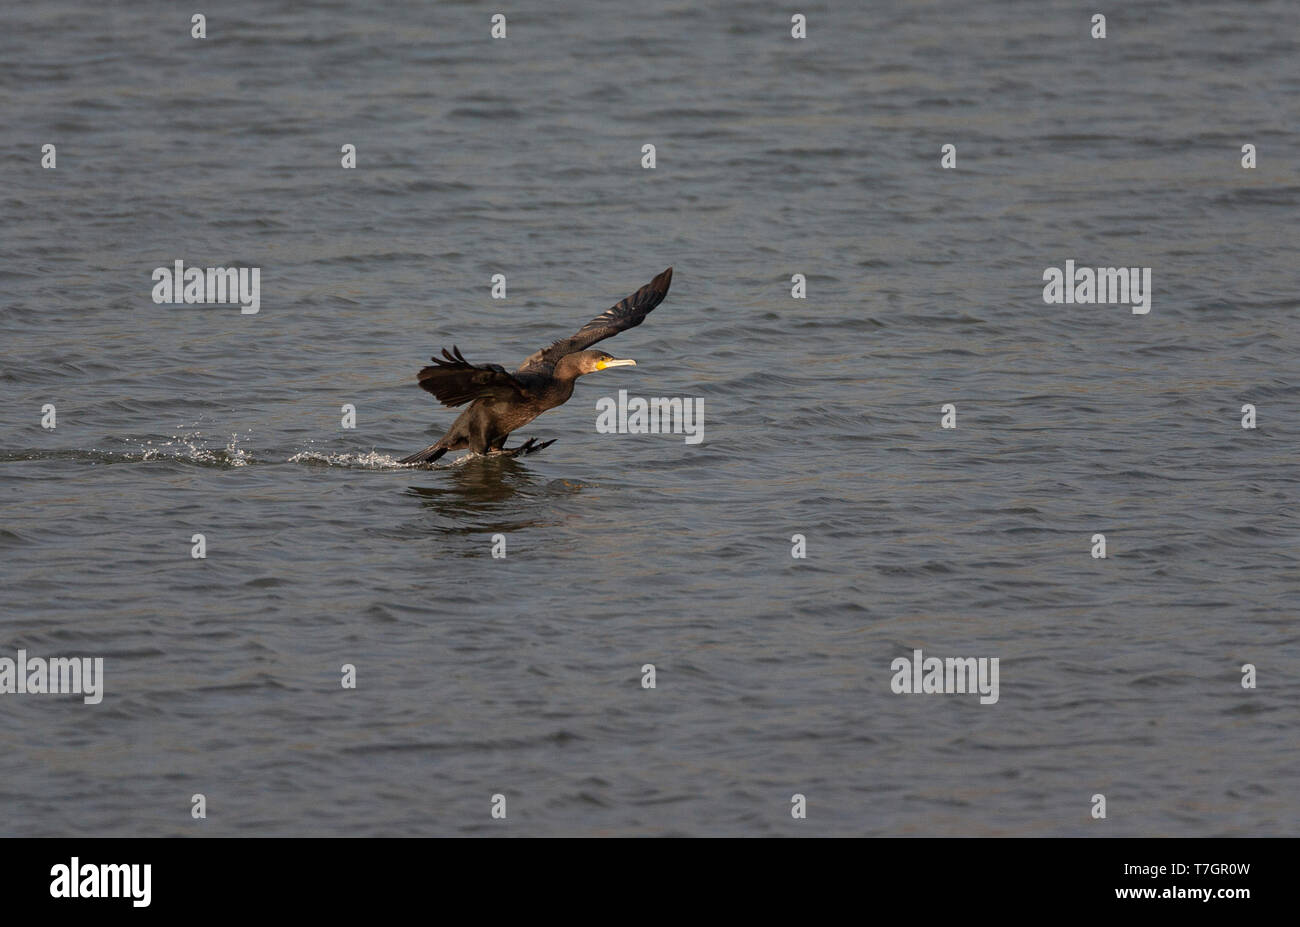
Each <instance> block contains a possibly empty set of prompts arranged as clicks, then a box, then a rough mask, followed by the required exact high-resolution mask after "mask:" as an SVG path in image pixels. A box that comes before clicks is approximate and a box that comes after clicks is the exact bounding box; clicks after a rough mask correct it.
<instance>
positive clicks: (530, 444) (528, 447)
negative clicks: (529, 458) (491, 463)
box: [497, 438, 555, 457]
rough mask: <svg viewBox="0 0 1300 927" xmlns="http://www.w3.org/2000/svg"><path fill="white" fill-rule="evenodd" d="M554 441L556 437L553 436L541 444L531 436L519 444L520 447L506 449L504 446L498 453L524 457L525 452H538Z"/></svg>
mask: <svg viewBox="0 0 1300 927" xmlns="http://www.w3.org/2000/svg"><path fill="white" fill-rule="evenodd" d="M554 443H555V439H554V438H552V439H551V440H549V441H543V442H542V443H540V444H538V443H537V439H536V438H529V439H528V440H527V441H525V442H524V443H523V444H521V445H519V446H518V447H514V448H511V449H510V450H505V449H504V448H503V449H502V450H500V451H498V452H497V453H499V454H504V455H505V456H507V457H523V456H524V455H525V454H536V453H537V452H538V451H540V450H541V449H542V448H544V447H550V446H551V445H552V444H554Z"/></svg>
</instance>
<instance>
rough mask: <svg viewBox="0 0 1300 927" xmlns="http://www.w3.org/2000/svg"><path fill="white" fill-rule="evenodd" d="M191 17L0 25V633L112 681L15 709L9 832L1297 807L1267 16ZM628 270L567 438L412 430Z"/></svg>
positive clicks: (557, 421)
mask: <svg viewBox="0 0 1300 927" xmlns="http://www.w3.org/2000/svg"><path fill="white" fill-rule="evenodd" d="M191 7H192V5H191V6H184V7H183V6H181V5H171V4H151V3H138V4H121V5H106V6H101V5H94V4H68V3H57V2H56V3H42V4H27V5H8V6H6V8H5V10H4V12H3V14H0V154H2V156H3V162H2V163H3V171H2V173H3V187H2V189H0V241H2V242H3V245H2V246H0V253H2V254H3V262H2V265H0V344H2V345H3V348H2V351H0V358H2V361H3V363H2V367H0V435H2V438H0V500H3V501H2V507H0V558H2V559H0V577H2V580H3V582H2V584H0V596H2V598H0V607H2V612H0V621H2V624H0V656H8V657H11V658H12V657H14V656H16V652H17V650H18V649H19V648H24V649H26V650H27V651H29V653H31V654H32V655H34V656H74V655H81V656H100V657H103V658H104V660H105V677H106V679H105V685H106V694H105V697H104V700H103V702H102V704H99V705H97V706H88V705H84V704H83V703H82V701H81V700H80V699H79V698H77V697H74V696H49V695H45V696H41V695H17V694H10V695H5V696H3V697H0V833H4V834H8V835H50V834H80V833H90V834H102V835H185V834H194V835H217V834H227V835H229V834H235V835H265V834H308V835H375V834H412V835H422V834H476V835H504V834H511V835H553V834H579V835H601V834H616V835H642V834H647V835H660V834H690V835H813V834H823V835H824V834H840V835H851V834H863V835H958V834H960V835H973V834H991V835H1211V834H1213V835H1255V834H1295V832H1296V821H1297V816H1298V812H1300V786H1298V785H1297V783H1298V782H1300V751H1298V750H1297V746H1296V742H1297V736H1296V730H1297V722H1298V721H1300V716H1298V715H1300V712H1298V711H1297V695H1298V694H1300V693H1298V690H1297V671H1298V670H1300V634H1297V630H1296V616H1297V608H1300V572H1298V571H1297V548H1296V523H1295V515H1296V492H1297V487H1300V481H1298V474H1297V467H1296V449H1297V430H1298V428H1297V422H1298V421H1300V392H1298V391H1297V387H1296V378H1297V360H1298V359H1300V325H1297V322H1296V311H1297V308H1300V300H1298V298H1297V295H1296V290H1297V272H1296V248H1295V242H1296V241H1297V239H1300V222H1298V220H1297V216H1298V212H1297V207H1298V206H1300V180H1297V176H1296V166H1297V165H1296V151H1297V149H1298V148H1300V138H1298V137H1297V134H1296V129H1297V126H1298V125H1300V105H1298V104H1297V91H1298V90H1300V78H1298V76H1297V70H1296V67H1295V62H1296V61H1297V60H1298V54H1297V53H1298V51H1300V49H1298V48H1297V35H1298V32H1297V26H1300V10H1298V8H1297V6H1296V5H1295V4H1294V3H1289V2H1264V3H1232V4H1227V5H1223V4H1211V3H1196V2H1191V3H1189V2H1182V0H1179V2H1173V0H1170V2H1157V3H1131V4H1124V5H1123V6H1122V7H1120V6H1114V5H1112V8H1110V9H1105V10H1101V12H1105V13H1107V14H1108V32H1109V35H1108V37H1107V38H1106V39H1105V40H1094V39H1092V38H1091V37H1090V36H1089V29H1090V24H1089V20H1090V17H1091V15H1092V13H1093V12H1096V11H1094V10H1092V9H1091V8H1084V7H1080V6H1078V5H1076V4H1070V3H1065V2H1049V3H1038V2H1033V3H1030V2H1023V3H1021V2H1017V3H987V2H986V3H957V2H944V3H938V2H935V3H902V2H894V3H871V4H858V3H853V4H822V3H817V4H808V5H803V4H787V5H785V6H781V5H780V4H765V3H741V2H721V3H716V4H704V5H698V4H691V3H685V2H674V3H662V4H660V3H646V4H632V3H601V2H595V0H562V2H551V3H546V4H541V3H512V4H510V5H508V6H505V7H500V10H499V11H501V12H504V13H505V14H506V15H507V17H508V29H509V37H508V38H507V39H505V40H500V41H493V40H492V39H490V38H489V34H488V30H489V22H488V20H489V16H490V14H491V13H493V12H497V11H498V7H497V6H493V5H483V4H476V3H450V4H436V5H431V4H414V3H412V4H366V3H361V2H334V3H317V4H310V5H300V4H290V3H221V4H205V5H201V9H202V11H203V12H204V13H205V14H206V15H207V17H208V26H207V28H208V38H207V39H206V40H202V41H198V40H194V39H192V38H190V36H189V31H190V22H189V17H190V15H191V13H193V12H195V10H194V9H192V8H191ZM796 11H798V12H803V13H805V14H806V15H807V16H808V20H809V27H808V28H809V37H808V38H807V39H806V40H803V41H796V40H793V39H791V38H790V37H789V29H790V15H791V13H792V12H796ZM47 142H51V143H54V144H56V145H57V151H58V167H57V169H56V170H53V171H49V170H42V169H41V168H40V166H39V155H40V146H41V145H42V144H45V143H47ZM345 143H351V144H355V145H356V146H357V151H358V155H357V157H358V165H359V166H358V169H356V170H355V171H348V170H343V169H341V167H340V163H339V158H340V153H339V149H340V146H341V145H343V144H345ZM646 143H653V144H655V145H656V146H657V156H658V165H657V168H656V169H655V170H653V171H649V170H643V169H642V168H641V166H640V158H641V146H642V145H643V144H646ZM947 143H951V144H954V145H956V147H957V152H958V167H957V169H956V170H951V171H948V170H941V169H940V167H939V157H940V147H941V146H942V145H943V144H947ZM1245 143H1252V144H1255V145H1256V146H1257V148H1258V151H1259V167H1258V168H1257V169H1256V170H1243V169H1242V167H1241V165H1240V158H1241V153H1240V149H1241V146H1242V145H1243V144H1245ZM176 259H182V260H184V261H185V262H186V263H187V265H197V266H203V267H206V266H219V265H222V266H224V265H229V264H231V263H232V262H240V263H243V264H245V265H248V266H257V267H260V268H261V269H262V270H261V273H262V277H261V282H262V302H261V311H260V313H259V314H257V315H241V314H240V313H239V311H238V309H237V308H235V307H229V306H220V307H195V306H166V305H162V306H160V305H155V304H154V303H153V302H152V301H151V298H150V293H151V287H152V281H151V279H150V274H151V272H152V270H153V269H154V268H155V267H159V266H168V267H170V266H171V264H172V262H173V261H174V260H176ZM1067 259H1074V260H1076V261H1077V262H1078V263H1079V264H1080V265H1081V266H1097V265H1113V266H1146V267H1151V268H1152V270H1153V279H1154V287H1155V293H1154V298H1153V302H1152V309H1151V312H1150V314H1149V315H1146V316H1138V315H1133V314H1132V313H1131V312H1130V310H1129V308H1128V307H1127V306H1114V305H1112V306H1106V305H1098V306H1088V305H1071V306H1048V305H1045V304H1044V303H1043V300H1042V295H1041V294H1042V285H1043V284H1042V273H1043V270H1044V269H1045V268H1047V267H1050V266H1056V267H1059V266H1062V265H1063V263H1064V262H1065V260H1067ZM668 265H673V266H674V267H675V277H674V280H673V285H672V290H671V293H670V294H669V296H668V299H667V300H666V301H665V302H664V304H663V305H662V306H660V308H658V309H657V310H656V311H655V312H654V314H653V315H651V316H650V317H649V319H648V320H647V321H646V323H645V324H644V325H643V326H641V327H640V328H637V329H635V330H633V331H630V332H627V333H624V334H622V335H620V336H619V337H618V338H616V339H615V340H613V341H609V342H606V343H604V344H602V345H601V347H605V348H608V349H610V350H611V351H612V353H614V354H616V355H618V356H630V357H634V358H636V359H637V361H638V366H637V367H636V368H634V369H621V370H615V371H610V372H607V373H602V374H597V375H595V376H593V377H589V378H586V379H584V380H583V381H580V383H579V385H578V388H577V391H576V393H575V395H574V398H573V399H572V400H571V401H570V402H569V403H568V404H567V405H565V406H564V407H562V408H560V409H559V410H556V411H553V412H550V413H548V414H546V415H545V416H543V417H542V418H540V419H538V420H537V421H536V422H534V423H533V424H532V425H531V426H529V427H527V428H525V429H523V430H522V431H521V432H519V433H517V434H516V436H515V437H514V438H513V439H512V440H511V442H510V443H511V444H514V443H517V442H518V441H519V440H521V439H523V438H526V437H529V436H537V437H538V438H542V439H546V438H556V439H557V442H556V444H555V445H554V446H552V447H550V448H548V449H547V450H546V451H544V452H542V453H541V454H538V455H536V456H532V457H528V458H526V459H523V460H519V461H482V460H479V461H471V462H469V463H461V464H457V463H453V461H452V458H446V459H445V460H444V461H443V462H442V463H444V464H446V465H445V466H440V467H439V468H438V469H434V470H428V471H424V470H411V469H408V468H402V467H398V466H395V465H394V461H395V459H396V458H398V457H401V456H403V455H404V454H406V453H409V452H411V451H414V450H417V449H419V448H420V447H423V446H424V445H426V444H428V443H430V442H431V441H432V440H434V439H435V438H436V437H437V436H438V435H439V434H441V432H442V430H443V429H444V428H445V427H446V426H447V425H448V424H449V423H450V422H451V420H452V419H453V417H454V415H455V413H454V412H451V411H448V410H444V409H440V408H438V407H437V406H436V404H435V403H434V402H433V401H432V399H431V397H429V396H427V395H426V394H424V393H422V392H421V391H420V390H418V389H417V388H416V387H415V386H414V385H413V384H414V373H415V371H416V370H417V369H418V368H419V367H420V366H421V365H422V364H424V363H427V358H428V357H429V356H430V355H431V354H432V353H434V352H435V351H436V350H437V349H440V348H442V347H444V346H450V345H451V344H453V343H454V344H458V345H459V346H460V348H461V349H462V351H463V352H464V353H465V354H466V355H467V356H468V357H469V358H470V360H472V361H477V362H486V361H491V362H497V363H502V364H506V365H510V366H513V365H515V364H517V363H519V362H520V361H521V360H522V359H523V357H524V356H526V355H527V354H528V353H530V352H531V351H533V350H535V349H536V348H538V347H539V346H542V345H544V344H546V343H548V342H549V341H550V340H552V339H554V338H557V337H560V336H563V335H567V334H569V333H571V332H572V331H573V330H575V329H576V328H577V327H578V326H579V325H580V324H581V323H583V322H585V321H586V320H587V319H589V318H591V317H592V316H594V315H595V314H597V313H599V312H601V311H603V310H604V309H605V308H607V307H608V306H609V305H611V304H612V303H614V302H615V301H617V300H618V299H620V298H622V297H623V296H624V295H626V294H627V293H629V292H631V291H632V290H633V289H635V288H636V287H638V286H640V285H641V284H643V283H645V282H646V281H648V280H649V279H650V277H651V276H652V275H653V274H655V273H657V272H658V271H659V270H661V269H663V268H664V267H666V266H668ZM494 273H504V274H506V275H507V278H508V287H509V290H508V294H509V298H508V299H507V300H505V301H499V300H492V299H490V298H489V278H490V277H491V275H492V274H494ZM795 273H803V274H806V275H807V279H808V298H807V299H806V300H794V299H792V298H791V295H790V286H791V284H790V277H791V275H792V274H795ZM619 389H627V390H628V391H629V393H630V394H631V395H639V396H683V397H698V398H701V399H702V400H703V402H704V409H705V419H704V422H705V441H704V443H703V444H701V445H697V446H688V445H686V444H685V443H684V442H683V440H682V438H681V437H680V436H672V435H648V436H632V435H602V434H597V433H596V431H595V427H594V423H595V415H596V412H595V403H596V400H597V399H599V398H600V397H602V396H615V395H617V391H618V390H619ZM949 402H951V403H954V404H955V405H956V406H957V409H958V428H957V429H956V430H943V429H941V428H940V427H939V419H940V407H941V406H942V405H943V404H944V403H949ZM45 403H54V404H55V405H56V407H57V410H58V411H57V414H58V427H57V429H56V430H54V431H52V432H47V431H44V430H42V428H41V427H40V414H41V407H42V405H44V404H45ZM345 403H352V404H354V405H355V406H356V408H357V416H358V427H357V429H356V430H355V431H348V430H343V429H341V428H340V418H341V412H340V408H341V406H342V405H343V404H345ZM1244 403H1253V404H1255V405H1256V406H1257V408H1258V416H1259V427H1258V429H1257V430H1254V431H1246V430H1243V429H1242V428H1241V426H1240V417H1241V411H1240V409H1241V406H1242V405H1243V404H1244ZM196 532H201V533H203V534H205V535H206V537H207V541H208V556H207V559H206V560H195V559H193V558H191V556H190V546H191V544H190V538H191V535H193V534H194V533H196ZM1097 532H1102V533H1104V534H1105V535H1106V537H1107V541H1108V546H1109V555H1110V556H1109V558H1108V559H1106V560H1095V559H1093V558H1092V557H1091V556H1090V554H1089V549H1090V546H1091V541H1090V538H1091V536H1092V535H1093V534H1094V533H1097ZM497 533H502V534H504V535H506V537H507V539H508V556H507V558H506V559H504V560H499V559H493V558H492V557H491V556H490V549H491V544H492V541H491V539H492V536H493V535H494V534H497ZM793 534H804V535H806V537H807V544H808V557H807V559H806V560H802V561H799V560H795V559H793V558H792V557H791V553H790V549H791V536H792V535H793ZM914 648H921V649H923V651H924V652H925V654H927V655H934V656H941V657H946V656H996V657H999V658H1000V660H1001V679H1000V700H999V702H998V703H997V704H996V705H993V706H982V705H980V704H979V703H978V700H977V699H976V698H975V697H973V696H962V695H954V696H937V695H936V696H924V697H923V696H906V695H894V694H892V693H891V691H890V679H891V676H892V672H891V669H890V663H891V661H892V660H893V659H894V658H896V657H899V656H907V655H910V654H911V652H912V650H913V649H914ZM344 663H352V664H355V665H356V667H357V676H358V687H357V689H356V690H355V691H346V690H344V689H342V687H341V686H340V666H341V665H342V664H344ZM646 663H653V664H654V665H655V666H656V667H657V674H658V680H657V681H658V687H657V688H656V689H654V690H644V689H642V688H641V686H640V672H641V671H640V668H641V666H642V665H643V664H646ZM1245 663H1253V664H1255V665H1256V666H1257V667H1258V673H1259V687H1258V688H1257V689H1255V690H1253V691H1249V690H1244V689H1243V688H1242V686H1241V684H1240V679H1241V666H1242V665H1243V664H1245ZM195 793H202V794H204V795H205V796H206V798H207V802H208V818H207V819H206V820H205V821H195V820H192V819H191V816H190V813H189V811H190V799H191V796H192V795H193V794H195ZM494 793H503V794H505V795H506V796H507V799H508V818H507V819H506V820H505V821H494V820H492V819H491V818H490V816H489V810H490V796H491V795H493V794H494ZM794 793H802V794H804V795H806V796H807V798H808V809H809V811H808V819H807V820H804V821H795V820H793V819H792V818H791V814H790V800H791V796H792V795H793V794H794ZM1096 793H1103V794H1105V796H1106V798H1107V801H1108V809H1107V810H1108V817H1107V819H1106V820H1105V821H1094V820H1092V819H1091V817H1090V815H1089V810H1090V808H1091V803H1090V802H1091V798H1092V796H1093V795H1094V794H1096Z"/></svg>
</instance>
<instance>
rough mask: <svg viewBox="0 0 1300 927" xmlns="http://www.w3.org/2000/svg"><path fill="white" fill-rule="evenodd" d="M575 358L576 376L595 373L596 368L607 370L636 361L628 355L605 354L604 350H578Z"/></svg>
mask: <svg viewBox="0 0 1300 927" xmlns="http://www.w3.org/2000/svg"><path fill="white" fill-rule="evenodd" d="M576 358H577V361H578V376H582V375H583V374H586V373H595V372H596V371H597V370H608V369H609V368H610V367H635V366H636V361H634V360H632V358H630V357H625V358H618V357H615V356H614V355H612V354H606V353H605V352H604V351H580V352H578V354H577V355H576Z"/></svg>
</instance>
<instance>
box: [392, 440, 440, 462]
mask: <svg viewBox="0 0 1300 927" xmlns="http://www.w3.org/2000/svg"><path fill="white" fill-rule="evenodd" d="M445 453H447V449H446V448H445V447H442V446H441V445H438V444H430V445H429V446H428V447H426V448H425V449H424V450H422V451H417V452H416V453H414V454H412V455H411V456H410V457H403V458H402V459H401V460H399V461H398V463H404V464H418V463H433V462H434V461H435V460H437V459H438V458H439V457H441V456H442V455H443V454H445Z"/></svg>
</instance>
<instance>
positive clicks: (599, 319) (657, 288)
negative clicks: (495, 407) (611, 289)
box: [517, 267, 673, 373]
mask: <svg viewBox="0 0 1300 927" xmlns="http://www.w3.org/2000/svg"><path fill="white" fill-rule="evenodd" d="M672 280H673V269H672V268H671V267H670V268H668V269H667V270H665V271H664V272H663V273H662V274H660V275H659V276H657V277H655V278H654V279H653V280H651V281H650V282H649V283H647V284H646V285H645V286H643V287H641V289H639V290H637V291H636V292H635V293H633V294H632V295H631V296H629V297H627V298H626V299H624V300H622V301H621V302H618V303H615V304H614V305H613V306H611V307H610V308H608V309H606V310H605V311H604V312H602V313H601V314H600V315H598V316H596V317H595V318H594V319H592V320H591V321H590V322H588V323H587V324H586V325H584V326H582V328H580V329H578V331H577V332H576V333H575V334H574V335H573V337H571V338H562V339H560V340H559V341H557V342H555V343H554V344H552V345H551V346H550V347H546V348H542V350H540V351H537V352H536V353H534V354H531V355H529V357H528V359H527V360H525V361H524V362H523V364H522V365H521V366H520V368H519V370H518V371H517V372H519V373H523V372H525V371H528V372H533V371H542V370H550V369H551V368H553V367H554V366H555V365H556V364H558V363H559V362H560V358H562V357H564V355H566V354H572V353H573V352H575V351H585V350H586V349H587V348H589V347H591V346H592V345H593V344H595V343H596V342H597V341H604V340H605V339H606V338H612V337H613V336H614V335H617V334H618V333H619V332H622V331H627V330H628V329H629V328H635V327H636V326H638V325H640V324H641V323H642V322H644V321H645V317H646V316H647V315H649V314H650V310H651V309H653V308H654V307H655V306H657V305H659V304H660V303H661V302H663V299H664V297H665V296H667V295H668V284H670V283H671V282H672Z"/></svg>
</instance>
